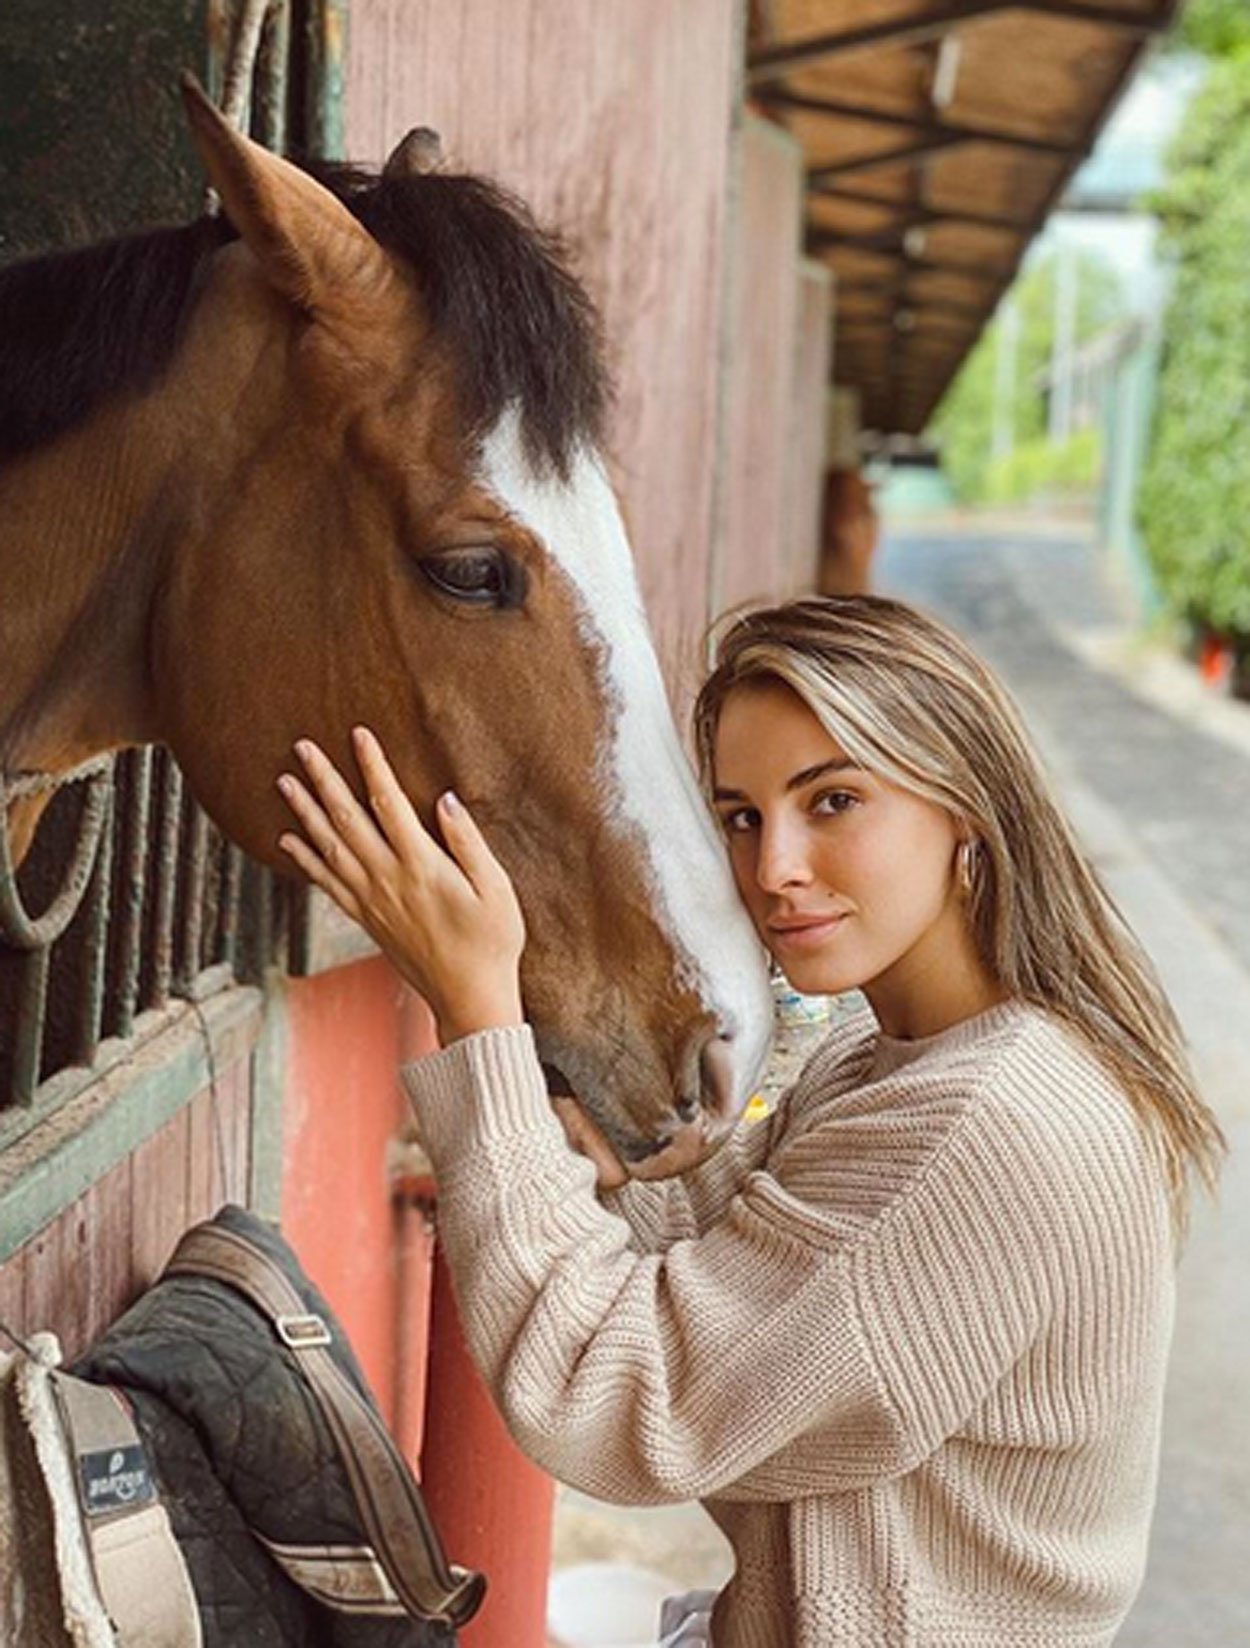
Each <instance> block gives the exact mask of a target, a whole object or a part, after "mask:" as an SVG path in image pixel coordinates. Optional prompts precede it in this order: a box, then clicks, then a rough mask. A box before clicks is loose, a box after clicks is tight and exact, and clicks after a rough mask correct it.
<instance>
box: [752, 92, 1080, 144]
mask: <svg viewBox="0 0 1250 1648" xmlns="http://www.w3.org/2000/svg"><path fill="white" fill-rule="evenodd" d="M766 101H767V102H768V103H770V104H772V105H774V106H775V107H777V108H781V109H798V110H801V111H803V112H805V113H807V114H820V115H829V116H832V117H833V118H835V119H838V120H859V121H862V122H864V123H865V124H867V125H874V126H890V127H892V128H894V129H895V130H898V129H899V128H902V129H903V130H904V131H913V132H922V133H924V135H925V136H926V137H953V138H957V139H960V140H962V141H964V142H967V143H990V144H996V145H998V146H999V147H1005V148H1009V149H1023V150H1025V151H1026V152H1028V153H1030V154H1045V155H1061V156H1066V155H1068V154H1070V153H1071V146H1070V145H1069V144H1067V143H1056V142H1055V141H1054V140H1053V139H1052V138H1046V137H1024V136H1022V135H1021V134H1020V133H1017V132H1010V131H1007V130H1005V129H1004V128H1003V127H1001V126H969V125H967V124H965V123H964V122H962V121H952V120H934V119H933V118H932V116H926V115H912V114H895V113H890V112H889V111H887V110H884V109H874V108H871V107H869V106H868V105H866V104H862V103H845V102H842V101H840V100H835V99H832V98H824V97H800V96H798V95H797V94H795V93H794V92H787V91H784V90H779V91H775V92H769V93H768V94H767V98H766Z"/></svg>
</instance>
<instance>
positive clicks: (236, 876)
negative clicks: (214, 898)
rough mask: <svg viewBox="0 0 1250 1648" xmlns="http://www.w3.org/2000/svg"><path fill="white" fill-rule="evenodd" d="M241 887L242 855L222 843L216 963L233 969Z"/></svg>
mask: <svg viewBox="0 0 1250 1648" xmlns="http://www.w3.org/2000/svg"><path fill="white" fill-rule="evenodd" d="M242 884H243V854H242V852H241V851H240V850H239V848H238V847H236V846H234V845H233V844H232V843H231V842H229V841H227V842H225V843H224V850H223V853H222V860H221V894H220V903H219V905H218V912H217V954H216V958H215V959H216V960H217V961H220V962H224V963H225V964H226V966H228V967H231V968H233V967H234V965H235V961H236V958H237V955H238V949H239V895H240V889H241V887H242Z"/></svg>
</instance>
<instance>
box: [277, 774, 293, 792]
mask: <svg viewBox="0 0 1250 1648" xmlns="http://www.w3.org/2000/svg"><path fill="white" fill-rule="evenodd" d="M278 788H279V789H280V790H281V791H282V793H283V795H290V794H291V793H292V792H293V790H294V789H295V780H294V779H293V778H292V777H291V775H290V773H283V774H282V776H281V778H279V780H278Z"/></svg>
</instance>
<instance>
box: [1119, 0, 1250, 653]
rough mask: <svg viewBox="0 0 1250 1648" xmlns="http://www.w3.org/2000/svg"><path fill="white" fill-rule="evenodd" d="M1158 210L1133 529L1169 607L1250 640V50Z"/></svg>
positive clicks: (1182, 141)
mask: <svg viewBox="0 0 1250 1648" xmlns="http://www.w3.org/2000/svg"><path fill="white" fill-rule="evenodd" d="M1210 10H1211V16H1212V19H1214V17H1215V10H1214V6H1213V5H1212V7H1211V8H1210ZM1213 26H1214V24H1213ZM1230 26H1231V25H1230ZM1220 38H1227V36H1225V35H1221V36H1220ZM1156 205H1157V208H1158V210H1159V213H1160V216H1161V218H1162V222H1163V227H1164V237H1165V244H1166V245H1167V247H1168V248H1169V249H1170V252H1171V255H1172V258H1173V260H1174V263H1175V279H1174V285H1173V290H1172V297H1171V300H1170V302H1169V305H1168V312H1167V318H1166V323H1165V334H1164V355H1163V364H1162V370H1161V374H1160V380H1159V391H1158V397H1157V403H1156V415H1155V425H1154V430H1153V436H1152V442H1151V450H1150V457H1149V461H1148V464H1147V467H1146V473H1145V476H1144V478H1143V483H1142V489H1141V495H1140V498H1139V513H1140V518H1141V525H1142V532H1143V536H1144V538H1145V541H1146V544H1147V547H1148V549H1149V551H1150V555H1151V559H1152V561H1153V563H1154V566H1155V568H1156V570H1157V573H1158V576H1159V582H1160V586H1161V588H1162V590H1163V593H1164V596H1165V597H1166V599H1167V600H1168V602H1169V604H1170V605H1171V606H1172V607H1173V608H1174V609H1175V610H1176V611H1177V612H1179V613H1181V614H1183V615H1185V616H1186V617H1188V618H1190V619H1191V620H1195V621H1197V622H1199V623H1203V624H1208V625H1210V626H1212V627H1214V628H1216V629H1221V630H1228V631H1233V632H1236V633H1239V634H1242V635H1250V45H1246V46H1238V47H1235V48H1234V49H1233V50H1232V51H1231V52H1230V53H1229V55H1227V56H1225V57H1223V58H1221V59H1218V60H1216V61H1215V62H1214V64H1213V66H1212V70H1211V73H1210V75H1209V77H1208V79H1207V82H1206V84H1205V85H1204V87H1203V89H1202V90H1201V91H1200V93H1199V94H1198V96H1197V97H1196V98H1195V100H1194V102H1193V104H1192V105H1191V107H1190V110H1189V113H1188V115H1187V117H1186V120H1185V122H1184V124H1183V126H1182V128H1181V130H1180V132H1179V133H1178V135H1177V141H1176V143H1175V145H1174V148H1173V152H1172V155H1171V157H1170V162H1169V167H1168V177H1167V182H1166V184H1165V186H1164V189H1163V190H1162V192H1161V194H1160V197H1159V199H1158V201H1157V202H1156Z"/></svg>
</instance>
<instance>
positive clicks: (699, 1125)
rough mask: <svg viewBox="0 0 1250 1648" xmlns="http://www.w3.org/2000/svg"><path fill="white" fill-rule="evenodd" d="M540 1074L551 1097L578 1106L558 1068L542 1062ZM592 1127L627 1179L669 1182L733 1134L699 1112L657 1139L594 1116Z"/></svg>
mask: <svg viewBox="0 0 1250 1648" xmlns="http://www.w3.org/2000/svg"><path fill="white" fill-rule="evenodd" d="M542 1069H543V1075H544V1077H545V1078H546V1082H547V1091H548V1093H550V1094H551V1096H552V1098H558V1099H564V1098H569V1099H573V1100H575V1101H576V1102H577V1103H579V1104H580V1103H581V1101H580V1099H578V1097H577V1093H576V1091H575V1090H574V1088H573V1085H572V1083H571V1082H570V1081H569V1079H568V1077H567V1076H566V1075H565V1074H564V1072H563V1071H562V1070H561V1069H560V1068H559V1066H558V1065H554V1064H550V1063H547V1062H545V1061H544V1063H543V1067H542ZM594 1121H595V1125H596V1126H597V1127H598V1129H599V1132H600V1133H601V1134H602V1135H603V1138H604V1140H605V1141H606V1143H607V1144H608V1145H609V1146H610V1148H611V1149H612V1151H613V1152H614V1153H615V1155H616V1158H617V1160H618V1161H619V1163H620V1165H621V1167H622V1169H623V1170H624V1171H625V1172H626V1173H628V1174H629V1176H630V1178H631V1179H671V1178H674V1177H675V1176H676V1175H677V1174H679V1173H686V1172H688V1171H689V1170H690V1169H691V1168H692V1167H697V1166H698V1164H699V1163H700V1162H702V1161H706V1159H707V1158H708V1157H709V1156H712V1155H715V1153H716V1151H717V1150H719V1149H720V1147H721V1145H722V1144H723V1143H724V1142H725V1140H726V1138H728V1136H729V1134H730V1133H731V1132H732V1131H733V1126H732V1124H729V1125H726V1123H725V1122H724V1121H723V1120H718V1119H716V1118H714V1117H712V1116H709V1115H708V1114H707V1113H706V1112H704V1111H702V1110H699V1111H698V1112H697V1113H696V1115H695V1117H694V1119H693V1120H691V1121H687V1122H684V1123H682V1124H681V1125H679V1126H677V1127H674V1128H673V1129H672V1130H671V1131H670V1132H668V1133H666V1134H664V1135H663V1137H661V1138H655V1139H643V1138H638V1137H637V1136H630V1135H629V1134H627V1133H626V1132H625V1130H624V1129H623V1128H622V1127H620V1126H618V1125H616V1124H614V1123H613V1122H610V1121H608V1120H607V1119H606V1118H603V1119H601V1118H599V1117H597V1116H596V1117H594Z"/></svg>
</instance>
